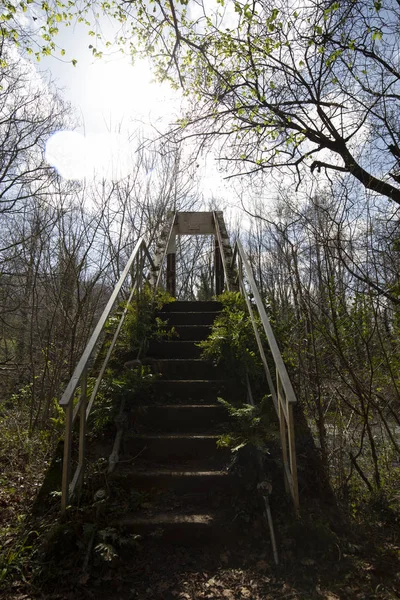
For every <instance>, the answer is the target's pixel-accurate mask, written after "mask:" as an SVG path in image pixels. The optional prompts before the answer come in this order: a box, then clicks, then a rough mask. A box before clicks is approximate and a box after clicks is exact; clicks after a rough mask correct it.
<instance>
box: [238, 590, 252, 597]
mask: <svg viewBox="0 0 400 600" xmlns="http://www.w3.org/2000/svg"><path fill="white" fill-rule="evenodd" d="M240 593H241V594H242V596H243V598H250V597H251V592H250V590H249V589H248V588H245V587H242V588H241V589H240Z"/></svg>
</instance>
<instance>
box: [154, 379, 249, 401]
mask: <svg viewBox="0 0 400 600" xmlns="http://www.w3.org/2000/svg"><path fill="white" fill-rule="evenodd" d="M154 393H155V397H156V398H158V399H159V400H160V401H162V400H167V401H168V403H169V404H172V403H174V402H184V403H185V404H190V403H191V402H192V401H193V402H196V403H197V402H200V403H201V402H203V403H206V404H213V403H215V402H216V401H217V398H218V397H219V396H221V397H222V398H224V399H225V400H231V399H234V398H236V397H238V395H240V394H241V393H242V392H241V390H239V389H238V388H237V387H236V389H235V388H234V387H233V385H232V384H230V383H229V382H226V383H223V382H220V381H196V382H195V383H193V382H186V381H163V380H162V379H160V380H156V381H155V382H154Z"/></svg>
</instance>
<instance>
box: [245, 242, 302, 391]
mask: <svg viewBox="0 0 400 600" xmlns="http://www.w3.org/2000/svg"><path fill="white" fill-rule="evenodd" d="M236 246H237V248H238V253H239V255H240V258H241V260H242V262H243V266H244V270H245V273H246V277H247V281H248V282H249V284H250V289H251V293H252V294H253V298H254V300H255V302H256V305H257V309H258V314H259V315H260V319H261V323H262V326H263V328H264V331H265V335H266V336H267V340H268V344H269V347H270V350H271V354H272V357H273V359H274V362H275V365H276V368H277V370H278V372H279V375H280V378H281V381H282V386H283V389H284V391H285V394H286V398H287V400H288V402H297V399H296V394H295V393H294V389H293V386H292V382H291V381H290V378H289V375H288V372H287V369H286V366H285V363H284V362H283V358H282V354H281V352H280V350H279V347H278V344H277V342H276V338H275V335H274V332H273V331H272V327H271V323H270V321H269V319H268V316H267V313H266V310H265V307H264V303H263V301H262V299H261V295H260V292H259V291H258V287H257V284H256V281H255V279H254V277H253V272H252V270H251V267H250V263H249V261H248V259H247V256H246V254H245V253H244V250H243V247H242V244H241V243H240V242H239V241H237V242H236Z"/></svg>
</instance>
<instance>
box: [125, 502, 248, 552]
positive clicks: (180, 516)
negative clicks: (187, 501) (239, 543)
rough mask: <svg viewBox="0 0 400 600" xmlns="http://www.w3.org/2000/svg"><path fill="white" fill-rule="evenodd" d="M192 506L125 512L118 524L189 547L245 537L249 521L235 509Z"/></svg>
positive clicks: (142, 533)
mask: <svg viewBox="0 0 400 600" xmlns="http://www.w3.org/2000/svg"><path fill="white" fill-rule="evenodd" d="M190 508H191V507H189V509H188V510H186V511H185V512H183V510H182V509H172V510H166V511H164V512H158V511H157V512H154V513H151V511H148V510H147V511H140V512H137V513H133V514H126V515H124V516H123V517H122V518H121V519H119V520H118V522H117V524H116V525H117V526H118V528H122V529H123V530H125V531H126V532H132V533H135V534H139V535H141V536H143V538H144V539H146V538H149V539H153V540H154V541H155V540H157V541H159V542H160V543H166V542H167V543H170V544H174V545H180V546H188V547H193V546H199V545H208V544H212V547H213V548H215V547H216V546H224V545H226V543H228V542H232V541H234V540H238V539H239V538H240V536H242V537H243V533H244V531H243V526H245V527H246V525H244V524H243V521H242V520H241V519H236V518H235V514H234V513H233V511H229V510H225V511H224V510H221V509H212V508H211V509H210V508H209V509H205V508H202V507H193V508H194V509H195V510H190ZM196 508H197V510H196ZM248 529H249V531H248V532H247V534H250V533H251V531H250V527H248Z"/></svg>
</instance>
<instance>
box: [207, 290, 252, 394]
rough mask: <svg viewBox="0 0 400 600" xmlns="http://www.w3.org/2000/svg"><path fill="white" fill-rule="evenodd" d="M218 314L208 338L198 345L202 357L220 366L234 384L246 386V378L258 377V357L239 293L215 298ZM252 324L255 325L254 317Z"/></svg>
mask: <svg viewBox="0 0 400 600" xmlns="http://www.w3.org/2000/svg"><path fill="white" fill-rule="evenodd" d="M217 299H218V301H219V302H221V303H222V311H221V313H220V314H219V315H218V316H217V318H216V319H215V321H214V323H213V326H212V330H211V334H210V335H209V337H208V338H207V339H206V340H204V341H202V342H199V346H200V348H202V350H203V351H202V356H203V358H205V359H208V360H211V361H213V362H214V363H215V364H218V365H221V366H222V367H223V368H224V370H225V372H226V373H227V374H228V375H229V376H230V377H232V378H234V379H235V381H236V382H237V383H238V385H241V386H245V385H246V383H245V382H246V375H249V376H250V377H252V378H253V377H257V376H259V375H260V366H261V361H260V356H259V352H258V349H257V342H256V339H255V337H254V331H253V327H252V323H251V318H250V315H249V313H248V310H247V307H246V302H245V300H244V298H243V296H242V295H241V294H240V293H239V292H224V293H223V294H221V295H220V296H218V298H217ZM254 318H255V320H256V322H257V323H258V322H259V319H258V316H257V315H256V314H255V315H254Z"/></svg>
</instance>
